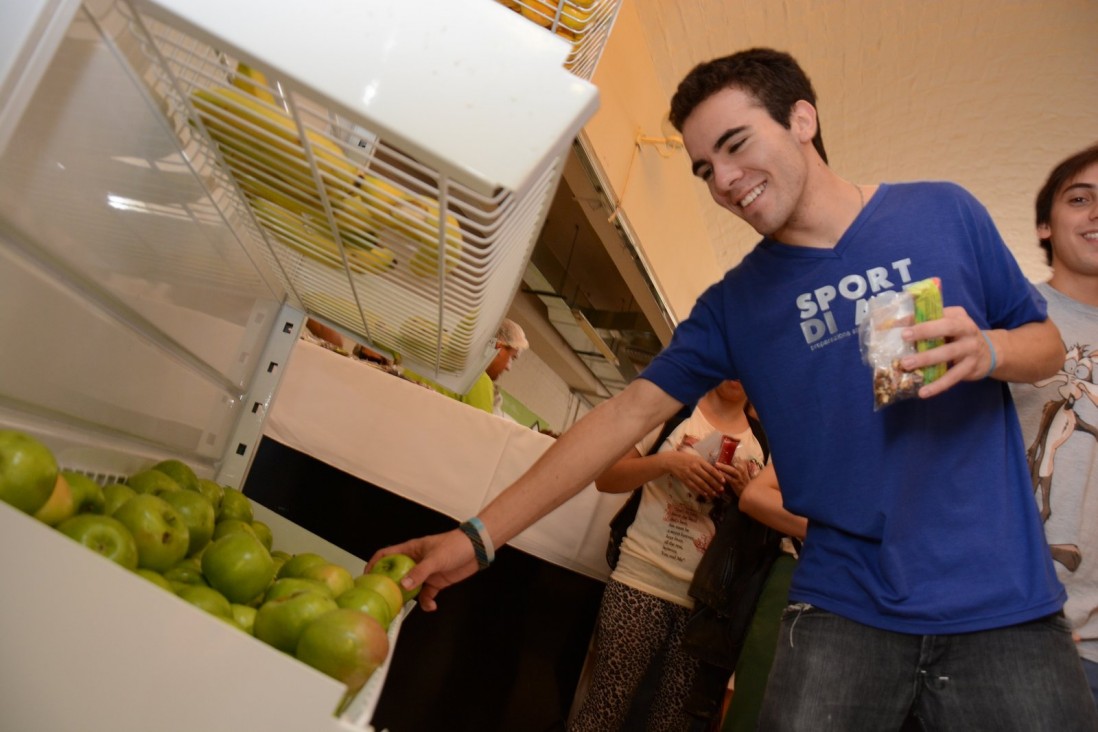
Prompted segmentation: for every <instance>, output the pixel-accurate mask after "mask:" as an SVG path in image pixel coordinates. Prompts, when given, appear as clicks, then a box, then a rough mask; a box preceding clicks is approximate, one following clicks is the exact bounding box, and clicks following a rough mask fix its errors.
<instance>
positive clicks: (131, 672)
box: [0, 414, 414, 732]
mask: <svg viewBox="0 0 1098 732" xmlns="http://www.w3.org/2000/svg"><path fill="white" fill-rule="evenodd" d="M4 419H5V415H3V414H0V428H3V429H8V428H14V429H22V430H24V431H26V427H27V425H26V424H10V423H5V422H4ZM32 434H33V433H32ZM35 436H36V437H38V438H39V439H42V440H43V441H44V442H45V443H46V444H47V445H49V446H50V447H51V449H53V450H54V452H55V454H56V455H57V456H58V458H59V462H61V463H62V464H63V466H64V467H66V468H70V469H73V470H78V471H81V472H87V473H89V474H93V475H96V476H98V477H99V479H100V480H102V479H103V478H104V477H106V476H109V475H111V474H114V473H121V474H126V473H129V472H133V471H134V470H135V468H137V469H139V468H140V467H149V466H151V465H152V464H153V463H152V462H149V460H150V457H149V456H142V455H133V454H125V453H117V452H112V451H109V450H104V449H102V448H101V447H98V446H89V445H83V444H79V443H76V442H72V441H70V440H69V439H68V438H65V437H64V436H59V435H48V434H41V433H39V434H36V435H35ZM73 456H80V457H82V458H83V461H82V463H80V464H74V463H73V462H72V460H71V458H72V457H73ZM67 458H69V459H67ZM119 468H122V469H124V470H121V471H120V470H119ZM252 506H253V509H254V512H255V517H256V519H257V520H259V521H263V522H264V523H267V524H268V525H269V526H270V527H271V531H272V533H273V535H274V538H275V546H276V548H280V549H283V550H284V551H288V552H290V553H295V554H296V553H300V552H316V553H318V554H320V555H322V556H324V557H326V558H328V559H329V560H331V561H333V562H335V563H337V564H340V565H342V566H344V567H345V568H346V569H348V570H349V571H350V572H351V573H352V574H357V573H359V572H360V571H361V569H362V567H363V566H364V565H365V562H364V561H363V560H362V559H361V558H359V557H356V556H354V555H353V554H350V553H348V552H346V551H344V550H342V549H340V548H339V547H337V546H335V545H334V544H331V543H329V542H327V541H325V540H324V539H322V538H320V537H318V536H316V535H315V534H313V533H311V532H309V531H307V530H305V529H303V528H301V527H300V526H298V525H296V524H294V523H293V522H291V521H288V520H287V519H285V518H283V517H282V516H280V515H279V514H277V513H275V512H273V511H270V510H269V509H267V508H265V507H264V506H262V505H260V504H258V503H256V502H255V501H252ZM0 537H3V538H2V539H0V542H2V549H0V576H2V577H4V583H5V588H4V593H3V597H4V599H3V601H2V602H0V658H3V659H4V663H3V664H2V667H0V668H2V670H0V709H2V710H3V712H2V713H0V718H2V720H3V725H2V726H3V727H4V729H11V730H20V732H56V730H76V729H103V730H107V729H109V730H112V732H148V731H149V730H154V729H155V730H157V732H176V731H178V732H185V731H190V730H203V731H204V732H248V731H249V730H256V731H257V732H258V731H262V732H276V731H278V730H285V731H286V732H301V730H310V732H328V731H331V732H348V731H349V730H358V731H359V732H362V731H372V730H373V727H371V725H370V722H371V719H372V717H373V713H374V710H375V708H376V706H377V702H378V699H379V698H380V696H381V691H382V688H383V686H384V683H385V676H386V674H387V672H388V668H389V660H390V659H391V658H392V654H393V653H394V652H395V650H396V645H397V637H398V634H399V632H400V626H401V623H402V622H403V620H404V618H405V617H406V616H407V614H408V613H409V612H411V610H412V608H413V607H414V603H411V602H410V603H408V604H407V605H406V606H405V608H404V610H403V611H402V612H401V614H400V615H399V616H398V617H397V618H396V619H395V620H394V621H393V622H392V624H391V625H390V627H389V631H388V635H389V645H390V650H389V656H388V658H387V659H386V661H385V663H384V665H383V666H382V667H380V668H378V670H377V671H375V672H374V674H373V676H371V678H370V680H369V681H368V682H367V684H366V685H365V686H364V687H363V688H362V690H360V691H359V693H358V694H357V695H355V696H354V698H353V699H351V700H350V702H349V703H347V704H346V705H344V704H343V700H344V696H345V692H346V688H345V687H344V686H343V685H342V684H341V683H339V682H338V681H336V680H334V679H332V678H329V677H328V676H325V675H324V674H322V673H320V672H318V671H316V670H314V669H312V668H310V667H309V666H307V665H306V664H304V663H301V662H300V661H298V660H297V659H295V658H293V657H291V656H289V655H287V654H285V653H283V652H281V651H279V650H277V649H275V648H273V647H271V646H268V645H267V644H265V643H263V642H262V641H260V640H258V639H256V638H254V637H252V636H250V635H248V634H247V633H244V632H243V631H241V630H238V629H236V628H234V627H232V626H230V625H229V624H228V623H226V622H224V621H222V620H219V619H217V618H215V617H213V616H211V615H209V614H207V613H206V612H204V611H202V610H200V609H199V608H197V607H195V606H193V605H190V604H189V603H187V602H185V601H184V600H181V599H180V598H178V597H176V596H174V595H173V594H171V593H170V592H167V591H165V590H164V589H162V588H160V587H158V586H156V585H154V584H152V583H151V582H148V581H147V580H145V579H143V578H141V577H140V576H138V575H137V574H135V573H133V572H130V571H128V570H126V569H124V568H122V567H120V566H118V565H117V564H114V563H113V562H111V561H110V560H108V559H106V558H104V557H102V556H99V555H98V554H96V553H95V552H93V551H91V550H89V549H87V548H85V547H84V546H81V545H80V544H78V543H77V542H75V541H73V540H71V539H69V538H68V537H67V536H65V535H64V534H61V533H60V532H58V531H56V530H55V529H52V528H50V527H49V526H46V525H45V524H43V523H41V522H39V521H37V520H36V519H34V518H33V517H31V516H28V515H26V514H24V513H22V512H20V511H18V510H16V509H15V508H12V507H11V506H9V505H8V504H6V503H2V502H0ZM341 707H342V710H341V712H340V714H339V715H338V716H337V710H340V708H341Z"/></svg>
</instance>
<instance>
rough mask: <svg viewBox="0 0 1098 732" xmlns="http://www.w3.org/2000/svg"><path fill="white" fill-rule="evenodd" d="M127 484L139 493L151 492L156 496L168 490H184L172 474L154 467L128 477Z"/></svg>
mask: <svg viewBox="0 0 1098 732" xmlns="http://www.w3.org/2000/svg"><path fill="white" fill-rule="evenodd" d="M126 485H128V486H129V487H130V488H133V489H134V490H135V491H137V492H138V493H151V494H153V495H154V496H159V495H160V494H162V493H166V492H167V491H180V490H183V488H182V487H181V486H180V485H179V483H176V482H175V479H174V478H172V477H171V476H170V475H168V474H167V473H161V472H160V471H159V470H154V469H153V468H149V469H148V470H142V471H139V472H137V473H134V474H133V475H131V476H130V477H129V478H126Z"/></svg>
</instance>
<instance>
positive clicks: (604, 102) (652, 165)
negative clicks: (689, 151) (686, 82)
mask: <svg viewBox="0 0 1098 732" xmlns="http://www.w3.org/2000/svg"><path fill="white" fill-rule="evenodd" d="M641 23H642V18H640V17H639V16H638V15H637V12H636V8H635V6H634V3H632V2H630V1H629V0H626V2H625V3H624V4H623V6H622V8H621V10H620V12H619V14H618V19H617V22H616V23H615V25H614V30H613V32H612V33H611V34H610V40H609V42H608V43H607V46H606V49H605V51H604V52H603V55H602V59H601V60H600V62H599V66H598V68H597V69H596V72H595V76H594V79H593V81H594V83H595V84H596V85H597V86H598V87H599V92H600V94H601V99H600V106H599V111H598V112H597V113H596V114H595V116H594V117H593V118H592V119H591V121H590V122H588V123H587V125H586V126H585V127H584V130H583V131H584V134H585V135H586V137H587V140H588V141H589V142H590V144H591V146H592V148H593V149H594V151H595V155H596V159H597V163H598V164H599V165H600V166H601V168H602V171H603V174H604V175H605V177H606V180H607V182H608V184H609V186H610V188H611V189H612V191H613V193H614V195H615V196H616V199H615V200H617V202H618V204H619V206H620V207H621V210H622V215H623V216H624V218H625V219H626V222H627V226H628V227H629V229H631V231H632V234H633V236H634V239H635V242H634V243H636V244H637V245H638V249H639V250H640V253H641V256H642V257H643V259H644V260H645V261H646V263H647V265H648V267H649V272H650V274H651V276H652V278H653V280H654V282H655V284H656V287H657V289H658V290H659V291H660V294H661V295H662V297H663V298H664V300H665V302H666V303H667V304H668V307H669V310H670V311H671V314H672V317H673V319H674V320H675V321H676V322H677V321H679V320H682V319H683V318H685V317H686V316H687V315H688V314H689V312H690V308H691V307H692V306H693V304H694V300H695V299H696V298H697V296H698V295H699V294H701V292H702V290H704V289H705V287H706V286H707V285H709V284H711V283H712V282H714V281H716V280H717V279H718V278H719V277H720V276H721V274H722V273H723V271H724V267H722V266H721V264H720V263H719V262H718V260H717V257H716V253H715V251H714V249H713V247H712V245H711V243H710V241H709V233H708V232H707V230H706V228H705V226H704V219H703V215H702V210H701V206H700V203H699V200H698V198H697V195H696V191H695V186H696V182H695V180H694V178H693V176H692V175H691V174H690V166H689V163H688V161H687V158H686V154H685V152H683V151H682V150H678V151H673V152H671V153H670V154H669V157H663V155H662V154H661V153H666V152H667V151H666V150H664V149H662V148H660V147H656V146H652V145H640V146H638V145H637V144H636V143H635V140H636V138H637V136H638V135H640V134H643V135H646V136H662V135H663V134H664V133H663V131H662V130H661V126H660V123H661V121H662V120H663V119H664V118H665V117H666V113H667V109H668V99H669V98H668V97H667V96H666V95H665V94H664V92H663V89H662V87H661V85H660V84H659V82H658V79H657V75H656V71H655V68H654V67H653V65H652V57H651V54H650V53H649V51H648V48H647V45H646V41H645V36H644V32H643V30H642V28H641Z"/></svg>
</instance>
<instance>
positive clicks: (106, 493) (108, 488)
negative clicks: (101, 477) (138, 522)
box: [103, 483, 137, 516]
mask: <svg viewBox="0 0 1098 732" xmlns="http://www.w3.org/2000/svg"><path fill="white" fill-rule="evenodd" d="M136 495H137V491H135V490H134V489H133V488H130V487H129V486H128V485H126V484H125V483H110V484H108V485H105V486H103V514H104V515H106V516H113V515H114V512H115V511H117V510H118V507H119V506H121V505H122V504H123V503H125V502H126V501H128V500H130V499H131V498H133V497H134V496H136Z"/></svg>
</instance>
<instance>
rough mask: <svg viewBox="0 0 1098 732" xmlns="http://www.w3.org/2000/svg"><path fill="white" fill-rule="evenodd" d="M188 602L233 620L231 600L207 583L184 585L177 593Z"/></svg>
mask: <svg viewBox="0 0 1098 732" xmlns="http://www.w3.org/2000/svg"><path fill="white" fill-rule="evenodd" d="M175 594H177V595H179V597H181V598H183V599H184V600H186V601H187V602H189V603H191V604H192V605H195V606H197V607H200V608H202V609H203V610H205V611H206V612H208V613H209V614H210V615H213V616H215V617H218V618H221V619H222V620H227V621H229V622H230V623H233V622H235V621H234V620H233V608H232V605H231V604H230V603H229V601H228V600H227V599H226V598H225V596H224V595H222V594H221V593H220V592H218V591H217V590H215V589H214V588H212V587H206V586H205V585H183V586H182V587H180V588H179V589H178V590H177V591H176V593H175Z"/></svg>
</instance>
